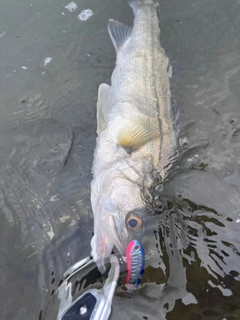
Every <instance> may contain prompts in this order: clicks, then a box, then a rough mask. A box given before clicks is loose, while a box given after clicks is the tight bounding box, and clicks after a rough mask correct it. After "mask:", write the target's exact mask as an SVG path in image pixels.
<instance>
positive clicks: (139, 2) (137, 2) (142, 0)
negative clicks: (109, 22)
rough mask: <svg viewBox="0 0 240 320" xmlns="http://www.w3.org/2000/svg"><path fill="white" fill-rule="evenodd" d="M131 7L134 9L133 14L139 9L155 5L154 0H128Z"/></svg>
mask: <svg viewBox="0 0 240 320" xmlns="http://www.w3.org/2000/svg"><path fill="white" fill-rule="evenodd" d="M127 2H128V4H129V5H130V7H131V8H132V9H133V12H136V10H137V9H139V7H142V6H145V5H154V2H153V1H152V0H127Z"/></svg>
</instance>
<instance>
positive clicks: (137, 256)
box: [126, 240, 145, 289]
mask: <svg viewBox="0 0 240 320" xmlns="http://www.w3.org/2000/svg"><path fill="white" fill-rule="evenodd" d="M126 262H127V277H126V285H127V286H128V287H129V288H132V289H133V288H134V287H135V288H137V287H138V286H139V284H140V283H141V275H142V274H143V273H144V263H145V253H144V249H143V247H142V245H141V243H140V242H139V241H137V240H132V241H130V242H129V243H128V245H127V248H126Z"/></svg>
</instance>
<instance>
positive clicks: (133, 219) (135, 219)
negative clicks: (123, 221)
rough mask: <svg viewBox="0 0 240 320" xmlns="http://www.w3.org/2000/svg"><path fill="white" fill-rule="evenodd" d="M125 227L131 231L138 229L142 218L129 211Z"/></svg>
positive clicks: (140, 226) (140, 227)
mask: <svg viewBox="0 0 240 320" xmlns="http://www.w3.org/2000/svg"><path fill="white" fill-rule="evenodd" d="M127 227H128V229H130V230H132V231H136V232H138V231H140V230H141V229H142V219H141V218H140V217H139V216H138V215H137V214H136V213H131V214H130V215H129V217H128V219H127Z"/></svg>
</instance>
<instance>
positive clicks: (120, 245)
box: [114, 217, 127, 256]
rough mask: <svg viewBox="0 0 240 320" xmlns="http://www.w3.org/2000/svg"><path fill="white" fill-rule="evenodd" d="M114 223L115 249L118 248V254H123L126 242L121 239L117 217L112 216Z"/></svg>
mask: <svg viewBox="0 0 240 320" xmlns="http://www.w3.org/2000/svg"><path fill="white" fill-rule="evenodd" d="M114 225H115V233H116V241H115V243H114V245H115V247H116V249H117V250H118V252H119V254H120V255H122V256H123V255H125V248H126V245H127V243H125V242H126V241H124V239H123V235H122V229H121V223H120V220H119V218H117V217H114Z"/></svg>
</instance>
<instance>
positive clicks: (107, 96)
mask: <svg viewBox="0 0 240 320" xmlns="http://www.w3.org/2000/svg"><path fill="white" fill-rule="evenodd" d="M115 102H116V98H115V94H114V92H113V90H112V89H111V87H110V86H109V85H108V84H106V83H102V84H101V85H100V86H99V89H98V102H97V134H98V135H100V133H101V132H102V131H104V130H105V129H106V127H107V123H106V120H107V116H108V114H109V112H110V110H111V108H112V106H113V105H114V103H115Z"/></svg>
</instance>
